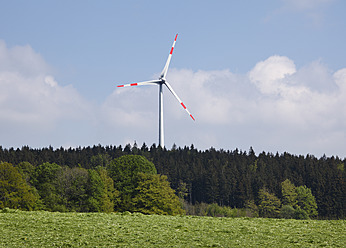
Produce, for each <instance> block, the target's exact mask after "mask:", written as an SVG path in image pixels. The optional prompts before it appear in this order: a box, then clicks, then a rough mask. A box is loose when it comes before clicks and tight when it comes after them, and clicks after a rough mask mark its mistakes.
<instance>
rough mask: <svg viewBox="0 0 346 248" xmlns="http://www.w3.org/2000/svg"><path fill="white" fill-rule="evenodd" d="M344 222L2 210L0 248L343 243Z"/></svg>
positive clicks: (316, 245) (298, 245)
mask: <svg viewBox="0 0 346 248" xmlns="http://www.w3.org/2000/svg"><path fill="white" fill-rule="evenodd" d="M345 244H346V238H345V220H284V219H264V218H212V217H195V216H162V215H161V216H160V215H142V214H138V213H135V214H130V213H123V214H105V213H51V212H22V211H14V210H10V211H7V213H3V212H2V213H1V212H0V247H344V245H345Z"/></svg>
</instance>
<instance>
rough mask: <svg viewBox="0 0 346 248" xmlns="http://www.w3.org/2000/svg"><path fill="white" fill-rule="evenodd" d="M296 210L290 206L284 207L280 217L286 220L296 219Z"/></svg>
mask: <svg viewBox="0 0 346 248" xmlns="http://www.w3.org/2000/svg"><path fill="white" fill-rule="evenodd" d="M294 214H295V210H294V208H293V207H292V206H290V205H283V206H282V208H281V210H280V217H281V218H284V219H294V218H295V216H294Z"/></svg>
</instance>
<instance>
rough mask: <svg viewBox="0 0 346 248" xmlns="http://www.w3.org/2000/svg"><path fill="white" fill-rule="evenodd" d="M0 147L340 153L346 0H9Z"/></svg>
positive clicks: (0, 68) (345, 138)
mask: <svg viewBox="0 0 346 248" xmlns="http://www.w3.org/2000/svg"><path fill="white" fill-rule="evenodd" d="M0 4H1V8H0V145H2V146H3V147H21V146H23V145H28V146H30V147H45V146H49V145H52V146H53V147H60V146H63V147H70V146H72V147H76V146H88V145H91V146H92V145H94V144H96V145H97V144H101V145H125V144H127V143H132V144H133V142H134V141H136V142H137V143H138V145H139V146H141V145H142V143H143V142H145V143H146V144H147V145H148V146H151V145H152V144H153V143H156V144H157V143H158V89H157V87H150V86H141V87H137V88H135V87H132V88H130V89H119V88H117V87H116V85H118V84H125V83H130V82H133V81H143V80H151V79H156V78H157V77H158V75H159V73H160V72H161V70H162V68H163V66H164V64H165V62H166V59H167V56H168V53H169V51H170V47H171V45H172V42H173V39H174V36H175V34H176V33H178V34H179V35H178V39H177V43H176V46H175V50H174V54H173V57H172V61H171V66H170V69H169V71H168V74H167V80H168V81H169V82H170V84H171V85H172V87H173V88H174V90H175V91H176V93H177V94H178V95H179V96H180V98H182V100H183V101H184V103H185V105H187V107H188V108H189V110H190V112H191V113H192V114H193V115H194V116H195V118H196V121H195V122H194V121H192V120H191V119H190V118H189V116H188V115H186V113H185V111H184V110H183V109H182V108H181V107H180V106H179V104H178V103H177V102H176V100H175V99H174V98H173V96H172V95H171V94H170V92H169V91H167V90H166V91H165V92H164V94H165V99H164V115H165V144H166V147H167V148H171V147H172V145H173V143H175V144H176V145H178V146H185V145H187V146H190V145H191V144H194V146H195V147H196V148H198V149H202V150H204V149H208V148H210V147H215V148H217V149H219V148H222V149H225V150H228V149H229V150H233V149H235V148H238V149H242V150H248V149H249V148H250V146H252V147H253V149H254V150H255V152H256V153H260V152H262V151H265V152H272V153H276V152H277V151H278V152H279V153H282V152H289V153H293V154H302V155H306V154H313V155H315V156H317V157H319V156H322V155H323V154H326V155H327V156H331V155H337V156H340V157H346V149H345V147H346V133H345V130H346V108H345V107H344V106H345V104H346V100H344V99H346V63H345V59H344V58H345V57H346V49H345V44H346V35H345V32H344V28H345V26H346V25H345V24H346V18H345V15H344V12H345V10H346V2H345V1H342V0H266V1H188V0H187V1H176V2H168V1H131V0H130V1H16V0H14V1H2V0H0Z"/></svg>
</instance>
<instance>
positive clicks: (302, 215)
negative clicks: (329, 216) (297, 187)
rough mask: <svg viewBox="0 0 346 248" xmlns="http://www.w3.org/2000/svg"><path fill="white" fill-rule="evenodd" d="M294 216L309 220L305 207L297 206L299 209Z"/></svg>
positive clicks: (298, 218)
mask: <svg viewBox="0 0 346 248" xmlns="http://www.w3.org/2000/svg"><path fill="white" fill-rule="evenodd" d="M294 218H295V219H297V220H307V219H309V215H308V213H307V212H306V211H305V210H304V209H301V208H300V207H297V209H296V210H295V211H294Z"/></svg>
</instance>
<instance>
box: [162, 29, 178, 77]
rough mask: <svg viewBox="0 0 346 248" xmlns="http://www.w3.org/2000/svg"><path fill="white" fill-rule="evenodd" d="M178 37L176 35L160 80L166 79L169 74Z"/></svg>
mask: <svg viewBox="0 0 346 248" xmlns="http://www.w3.org/2000/svg"><path fill="white" fill-rule="evenodd" d="M177 37H178V34H176V35H175V39H174V41H173V45H172V48H171V51H170V53H169V55H168V58H167V61H166V64H165V67H163V70H162V72H161V76H160V78H166V74H167V71H168V67H169V63H170V62H171V58H172V54H173V50H174V46H175V42H176V41H177Z"/></svg>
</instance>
